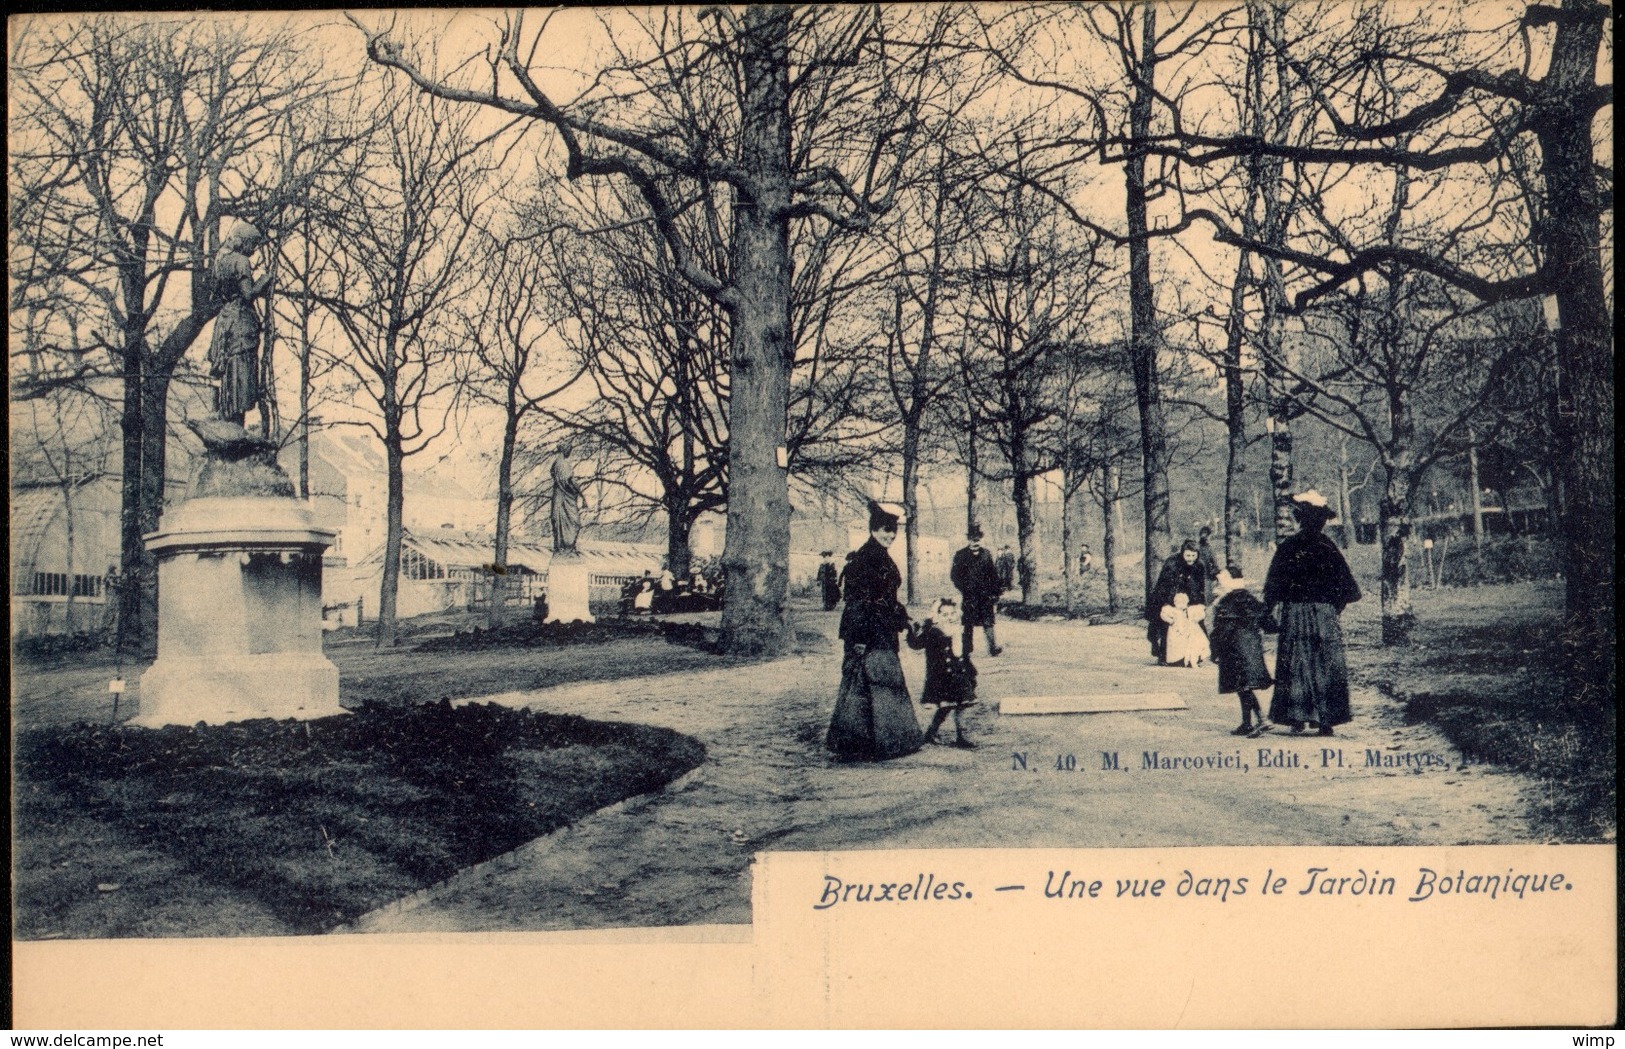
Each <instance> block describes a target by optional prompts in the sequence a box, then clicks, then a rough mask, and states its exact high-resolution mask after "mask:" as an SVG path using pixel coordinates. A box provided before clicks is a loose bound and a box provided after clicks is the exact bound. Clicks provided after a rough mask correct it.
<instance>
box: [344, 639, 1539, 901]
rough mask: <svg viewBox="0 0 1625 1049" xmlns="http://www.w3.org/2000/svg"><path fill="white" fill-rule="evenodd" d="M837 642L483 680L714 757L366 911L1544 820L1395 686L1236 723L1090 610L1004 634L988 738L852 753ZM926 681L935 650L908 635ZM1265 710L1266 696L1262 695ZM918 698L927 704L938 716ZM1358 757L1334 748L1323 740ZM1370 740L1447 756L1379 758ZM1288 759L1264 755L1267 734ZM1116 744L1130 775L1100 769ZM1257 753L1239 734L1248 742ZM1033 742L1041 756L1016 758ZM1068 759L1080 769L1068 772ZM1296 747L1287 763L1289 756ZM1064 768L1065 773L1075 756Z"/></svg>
mask: <svg viewBox="0 0 1625 1049" xmlns="http://www.w3.org/2000/svg"><path fill="white" fill-rule="evenodd" d="M799 625H800V626H801V627H802V628H803V629H807V628H809V627H812V628H816V629H818V630H821V631H822V632H823V633H824V635H825V636H826V638H828V639H829V641H828V651H827V652H823V653H817V654H813V655H801V656H795V657H790V658H787V659H782V660H778V661H775V662H771V663H766V664H757V665H753V666H746V667H735V668H728V669H722V670H716V671H709V672H701V673H687V674H673V675H662V676H659V677H650V678H635V679H630V680H620V681H614V682H599V683H589V684H579V685H566V686H561V687H558V688H552V689H545V690H541V691H536V692H528V693H511V694H506V695H501V696H492V697H486V701H488V702H500V703H505V704H512V705H515V706H531V707H535V708H537V709H541V710H546V711H549V712H552V713H569V714H579V715H583V716H586V717H592V718H597V719H602V720H610V721H614V720H625V721H634V722H641V723H644V724H652V725H662V726H666V727H669V728H672V729H675V730H677V731H679V732H683V733H686V734H688V735H691V736H694V737H696V738H698V739H699V740H701V741H702V742H704V744H705V746H706V748H707V751H708V757H707V760H706V762H705V763H704V764H703V765H701V766H700V768H698V769H696V770H695V771H694V772H692V773H690V774H689V775H688V776H686V777H683V778H682V779H681V780H679V781H678V782H677V783H676V784H674V785H673V786H672V787H670V788H668V789H667V790H666V791H663V792H659V793H657V794H654V795H651V796H649V797H648V798H646V799H643V800H641V801H639V802H636V803H633V804H631V805H624V806H618V807H615V808H613V809H611V810H605V811H601V812H598V813H595V814H593V815H591V816H588V817H586V818H584V819H582V820H581V821H579V822H578V823H576V824H574V825H573V826H571V827H569V828H566V829H564V830H562V831H560V832H558V833H556V834H554V835H552V836H550V837H549V838H548V839H545V840H544V841H542V842H538V843H533V845H531V846H527V847H525V848H524V849H521V850H519V851H518V852H517V853H516V854H514V855H512V856H510V857H508V858H506V860H505V861H502V862H498V863H492V864H488V865H484V866H483V867H481V868H479V869H477V870H474V871H470V872H464V873H463V874H462V875H460V876H457V877H454V878H453V879H451V881H449V882H448V883H447V884H445V885H442V886H439V887H437V888H435V889H433V890H430V891H428V892H426V893H422V894H419V895H418V896H417V897H415V898H413V899H412V900H411V901H410V903H409V905H404V906H399V905H398V906H391V907H386V908H383V909H381V910H379V911H376V912H374V913H373V914H370V915H367V916H365V917H364V918H362V919H361V920H360V921H358V922H357V923H356V924H355V926H354V927H353V928H354V929H355V930H356V931H367V932H442V931H477V930H493V931H494V930H546V929H591V928H613V927H650V926H669V925H732V924H741V925H742V924H748V923H749V921H750V884H749V879H750V873H749V872H750V861H751V857H752V855H753V853H755V852H757V851H769V850H774V851H810V850H828V849H880V848H970V847H982V848H1065V847H1085V848H1086V847H1121V846H1180V845H1312V844H1324V845H1392V844H1458V843H1459V844H1468V843H1488V842H1498V843H1513V842H1525V841H1532V840H1538V839H1537V838H1536V837H1535V833H1534V831H1533V830H1532V829H1531V826H1530V824H1529V822H1528V820H1527V817H1526V816H1525V811H1526V805H1525V804H1524V802H1523V800H1522V798H1521V794H1522V792H1524V791H1526V790H1528V789H1529V781H1528V780H1526V779H1525V778H1523V777H1521V776H1518V775H1516V774H1513V773H1508V772H1505V771H1501V770H1497V769H1495V768H1492V767H1487V766H1476V765H1474V766H1466V767H1462V766H1461V760H1460V756H1459V755H1458V754H1457V753H1456V752H1455V751H1453V750H1452V749H1451V748H1450V747H1449V746H1448V745H1447V744H1446V742H1445V741H1444V739H1443V738H1442V737H1441V736H1440V735H1439V734H1438V733H1437V731H1436V730H1433V729H1431V728H1429V727H1426V726H1407V725H1405V724H1403V723H1402V720H1401V718H1400V716H1399V712H1398V710H1397V706H1396V704H1394V703H1393V702H1391V701H1389V700H1388V699H1386V698H1385V697H1383V696H1381V695H1380V694H1378V693H1375V692H1373V691H1370V690H1366V689H1358V688H1357V689H1356V692H1355V695H1354V710H1355V719H1354V721H1353V723H1352V724H1350V725H1347V726H1343V727H1342V728H1341V729H1340V730H1339V736H1338V737H1337V738H1336V739H1335V740H1333V741H1327V740H1323V739H1319V738H1316V737H1313V736H1290V735H1288V734H1286V733H1284V732H1277V733H1271V734H1269V735H1266V736H1265V737H1263V738H1261V739H1258V740H1249V739H1238V738H1237V737H1233V736H1231V735H1229V729H1231V728H1232V727H1234V725H1235V724H1236V722H1237V721H1238V720H1239V711H1238V708H1237V706H1236V702H1235V699H1234V697H1232V696H1220V695H1218V694H1217V693H1216V692H1215V691H1214V684H1213V681H1214V679H1213V671H1212V669H1211V668H1205V669H1196V670H1187V669H1184V668H1177V667H1158V666H1155V665H1153V664H1152V663H1151V662H1150V659H1149V657H1148V655H1147V653H1146V646H1145V641H1144V637H1143V630H1142V629H1141V628H1137V627H1135V626H1132V625H1102V626H1085V625H1083V624H1081V623H1075V622H1061V621H1057V622H1037V623H1021V622H1009V623H1001V624H1000V626H999V632H1000V640H1001V642H1003V643H1004V644H1005V646H1006V651H1005V653H1004V654H1003V655H1002V656H1000V657H999V658H997V659H988V658H985V657H984V658H983V659H981V660H980V661H979V662H978V666H979V668H980V669H981V679H980V697H981V699H982V701H983V702H982V705H981V706H979V707H977V708H975V709H974V710H973V711H972V712H971V713H970V714H968V715H967V721H966V725H967V733H968V734H969V735H970V736H971V738H972V739H974V740H975V741H976V742H977V743H978V744H979V748H978V749H977V750H974V751H963V750H957V749H952V748H947V747H927V748H926V749H925V750H924V751H922V752H921V753H919V754H916V755H912V756H909V757H906V758H901V759H898V760H895V761H891V762H884V763H879V764H842V763H838V762H836V761H834V760H832V759H831V758H830V756H829V755H828V754H827V753H826V752H825V751H824V749H823V746H822V742H823V733H824V728H825V725H826V722H827V720H828V717H829V713H830V710H831V709H832V708H833V705H834V696H835V691H836V684H837V680H838V675H839V660H838V649H837V647H836V642H835V641H834V640H833V626H834V618H833V616H832V615H825V614H823V613H814V614H812V615H810V616H803V617H802V619H801V621H800V622H799ZM903 660H904V662H903V665H904V669H905V673H906V675H907V678H908V681H909V683H910V685H911V687H912V688H913V689H914V691H915V692H916V693H917V692H918V686H919V682H920V681H921V680H922V678H923V666H922V665H921V662H920V659H919V657H918V655H917V654H916V653H912V652H908V651H906V650H905V652H904V655H903ZM1114 689H1115V690H1121V691H1123V692H1151V691H1156V692H1165V691H1172V692H1175V693H1177V694H1179V695H1180V696H1181V697H1182V698H1183V699H1184V700H1185V702H1186V703H1187V704H1188V709H1186V710H1176V711H1138V712H1123V713H1102V714H1062V715H1038V716H1014V715H1000V714H999V713H998V711H997V705H998V700H999V699H1000V698H1001V697H1007V696H1017V695H1045V696H1053V695H1065V694H1075V693H1085V692H1100V691H1108V690H1114ZM1264 702H1265V705H1266V707H1267V706H1268V699H1267V694H1266V698H1265V700H1264ZM922 717H923V713H922ZM1328 743H1329V744H1330V745H1331V747H1333V748H1340V749H1341V750H1342V753H1343V761H1344V767H1343V768H1342V769H1338V768H1337V767H1335V766H1332V767H1325V768H1323V767H1321V766H1322V759H1321V750H1322V747H1323V746H1324V745H1326V744H1328ZM1367 749H1371V750H1377V751H1380V752H1381V753H1383V754H1385V755H1392V756H1396V757H1397V758H1398V760H1400V761H1404V760H1405V758H1404V755H1407V754H1408V755H1413V756H1414V757H1415V758H1416V759H1421V758H1422V756H1423V755H1429V754H1431V755H1435V756H1437V757H1438V758H1441V759H1445V760H1447V762H1448V763H1447V764H1438V765H1430V766H1425V767H1415V766H1412V767H1410V768H1403V767H1402V768H1395V769H1389V768H1367V767H1365V765H1364V762H1365V753H1366V751H1367ZM1260 750H1267V751H1269V752H1271V755H1272V756H1276V755H1278V754H1280V755H1285V761H1284V762H1282V764H1283V766H1284V767H1278V768H1260V767H1258V752H1259V751H1260ZM1109 751H1115V752H1117V753H1118V754H1119V759H1120V763H1121V765H1122V766H1124V768H1123V771H1118V772H1107V771H1103V770H1102V769H1101V764H1102V757H1101V756H1102V753H1103V752H1109ZM1149 751H1155V752H1157V753H1158V754H1159V755H1163V756H1180V757H1196V758H1200V757H1203V756H1207V755H1225V756H1228V755H1238V756H1239V759H1240V761H1242V762H1245V763H1247V764H1248V765H1250V766H1252V767H1251V768H1250V770H1249V771H1247V772H1240V771H1237V770H1234V769H1218V770H1213V771H1196V770H1184V771H1179V770H1168V771H1152V770H1145V769H1143V768H1141V764H1142V754H1143V753H1145V752H1149ZM1238 752H1239V754H1238ZM1016 754H1024V755H1025V756H1026V762H1027V769H1026V770H1025V771H1021V770H1019V769H1017V768H1015V767H1014V766H1015V765H1016V762H1015V761H1014V755H1016ZM1067 755H1071V756H1072V758H1073V760H1074V762H1075V766H1076V767H1075V770H1074V771H1065V767H1066V765H1067ZM1294 755H1295V756H1296V760H1297V762H1298V764H1297V766H1296V767H1292V765H1291V764H1290V763H1291V761H1292V759H1293V756H1294ZM1058 763H1059V764H1060V765H1061V769H1059V770H1058V769H1057V768H1056V766H1057V764H1058Z"/></svg>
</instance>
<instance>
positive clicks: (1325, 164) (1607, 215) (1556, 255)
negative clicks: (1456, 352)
mask: <svg viewBox="0 0 1625 1049" xmlns="http://www.w3.org/2000/svg"><path fill="white" fill-rule="evenodd" d="M1285 10H1286V12H1287V20H1288V22H1289V23H1291V22H1292V21H1293V19H1294V17H1295V15H1296V12H1295V11H1294V9H1293V8H1291V7H1287V8H1285ZM1610 15H1611V8H1609V7H1608V6H1606V5H1604V4H1600V3H1597V2H1595V0H1561V2H1558V3H1530V4H1528V5H1527V6H1526V7H1524V8H1523V10H1522V11H1521V13H1519V14H1518V15H1517V16H1516V17H1515V18H1514V19H1513V20H1511V21H1508V22H1505V23H1501V24H1495V25H1489V26H1485V25H1482V24H1479V23H1480V22H1481V20H1482V18H1483V15H1482V14H1481V13H1480V11H1479V10H1477V9H1474V8H1470V7H1467V6H1455V7H1446V8H1442V9H1438V10H1437V11H1430V12H1429V13H1428V16H1425V15H1423V14H1422V13H1420V12H1418V11H1414V10H1411V9H1408V8H1397V7H1396V8H1388V7H1384V6H1378V5H1369V6H1367V7H1362V8H1360V9H1359V11H1358V18H1355V19H1349V18H1344V19H1342V20H1331V21H1328V22H1327V23H1326V24H1324V25H1323V26H1321V28H1320V29H1319V31H1318V32H1306V33H1304V34H1302V35H1293V36H1291V37H1290V38H1284V39H1281V40H1277V41H1274V42H1273V43H1274V45H1275V46H1276V47H1278V48H1280V49H1281V50H1282V52H1283V53H1284V55H1285V57H1286V60H1287V65H1288V68H1289V69H1290V70H1291V71H1292V73H1293V75H1294V76H1295V77H1296V78H1297V79H1298V81H1299V82H1300V83H1301V84H1302V85H1303V90H1304V92H1305V94H1306V95H1307V96H1309V97H1312V98H1314V99H1315V100H1316V105H1317V122H1316V126H1315V138H1314V140H1313V141H1310V142H1307V143H1300V142H1274V141H1261V140H1259V138H1258V137H1256V136H1255V135H1252V134H1248V133H1245V132H1244V131H1242V130H1241V129H1231V130H1217V129H1210V130H1202V131H1198V130H1197V129H1194V128H1189V127H1183V128H1177V129H1174V130H1172V131H1171V132H1170V133H1168V134H1167V135H1165V136H1162V137H1161V138H1160V140H1156V141H1142V142H1141V143H1140V144H1141V146H1142V147H1143V148H1144V149H1146V150H1147V151H1149V152H1152V153H1154V154H1155V155H1158V156H1164V157H1168V158H1170V159H1176V160H1178V161H1179V162H1181V163H1184V164H1191V165H1197V166H1204V165H1209V164H1214V163H1218V162H1224V161H1227V160H1229V159H1231V158H1234V157H1238V156H1249V155H1256V156H1269V157H1278V158H1280V159H1282V160H1284V161H1286V162H1288V163H1291V164H1295V165H1299V166H1300V167H1309V168H1322V169H1324V168H1342V169H1347V168H1360V169H1364V170H1368V171H1374V172H1382V173H1384V177H1388V178H1392V177H1394V176H1395V173H1397V172H1399V171H1401V170H1403V171H1407V172H1410V173H1411V174H1412V175H1413V176H1414V177H1418V178H1422V177H1435V178H1445V177H1448V176H1450V175H1452V174H1454V173H1459V172H1464V171H1467V172H1471V171H1480V172H1487V173H1489V174H1491V175H1493V176H1496V177H1497V181H1496V182H1495V183H1494V184H1493V185H1494V191H1495V194H1496V196H1495V199H1494V200H1493V201H1492V203H1491V204H1490V205H1488V206H1489V207H1491V208H1492V211H1493V215H1494V221H1492V222H1489V223H1486V224H1483V225H1482V226H1481V228H1480V233H1481V237H1480V238H1479V239H1478V241H1477V243H1481V242H1482V240H1484V239H1495V240H1497V241H1498V242H1499V244H1500V246H1501V250H1499V251H1497V252H1477V253H1469V251H1468V250H1467V249H1469V248H1471V247H1474V246H1476V244H1468V243H1464V242H1462V241H1455V242H1452V243H1451V244H1450V245H1449V246H1448V250H1442V251H1441V250H1437V249H1434V248H1432V247H1431V246H1428V245H1421V244H1412V243H1401V244H1394V243H1387V242H1384V241H1382V240H1380V239H1379V240H1375V241H1372V242H1369V243H1358V244H1352V245H1351V246H1350V247H1349V248H1348V249H1346V250H1342V251H1337V252H1335V253H1329V252H1326V251H1323V250H1317V249H1319V248H1321V245H1318V244H1312V243H1311V244H1309V245H1306V246H1302V247H1298V246H1293V245H1290V244H1289V245H1288V246H1286V247H1282V246H1279V245H1272V244H1268V243H1264V242H1262V241H1260V240H1256V239H1252V238H1249V237H1247V236H1246V235H1245V232H1244V231H1238V230H1235V229H1233V228H1231V227H1230V226H1229V224H1228V223H1227V222H1226V221H1225V220H1224V219H1223V218H1222V217H1221V216H1218V215H1215V214H1213V213H1211V212H1205V211H1200V210H1198V211H1192V212H1188V213H1187V214H1186V215H1185V217H1184V219H1183V220H1182V221H1181V223H1180V224H1185V223H1189V222H1191V221H1194V220H1197V219H1200V220H1203V221H1205V222H1208V223H1209V224H1211V225H1212V226H1213V227H1214V229H1215V232H1216V236H1217V237H1218V238H1219V239H1220V240H1221V241H1224V242H1226V243H1230V244H1233V245H1236V246H1243V247H1249V248H1251V249H1252V250H1254V251H1257V252H1259V253H1261V254H1267V255H1272V256H1274V257H1278V258H1281V259H1282V260H1283V261H1285V262H1287V263H1290V264H1293V265H1295V266H1297V267H1299V268H1301V270H1302V271H1303V273H1304V274H1306V275H1307V276H1306V278H1305V285H1306V286H1304V287H1302V289H1301V290H1299V291H1298V292H1296V294H1295V295H1294V297H1293V305H1294V308H1295V309H1303V308H1306V307H1308V306H1309V305H1310V304H1312V303H1313V302H1314V301H1315V300H1317V299H1320V298H1323V297H1325V296H1327V295H1330V294H1331V293H1333V291H1334V290H1336V289H1338V288H1340V287H1342V286H1344V285H1346V284H1348V283H1349V282H1350V281H1353V280H1355V279H1357V278H1358V277H1359V276H1360V275H1362V274H1366V273H1371V272H1380V271H1383V270H1385V269H1387V268H1389V267H1391V266H1392V265H1394V264H1398V265H1402V266H1404V267H1406V268H1407V269H1410V270H1413V271H1417V272H1420V273H1424V274H1428V275H1430V276H1432V277H1434V278H1437V279H1439V280H1443V281H1446V282H1449V283H1450V284H1452V285H1454V286H1456V287H1458V288H1460V289H1462V290H1463V291H1465V292H1467V293H1468V294H1470V295H1473V296H1474V297H1476V298H1478V299H1479V300H1480V301H1482V302H1485V303H1501V302H1509V301H1514V300H1519V299H1531V298H1539V297H1549V298H1550V299H1551V300H1552V301H1553V302H1554V303H1555V307H1556V314H1557V331H1556V341H1557V367H1558V390H1559V395H1558V404H1557V406H1556V414H1555V425H1554V430H1555V433H1556V436H1557V453H1558V454H1557V457H1556V458H1557V461H1558V462H1559V463H1560V464H1561V467H1560V472H1561V480H1562V489H1563V492H1564V497H1563V499H1564V502H1563V514H1562V533H1563V535H1562V542H1561V543H1560V547H1559V551H1560V553H1559V561H1560V563H1561V565H1562V567H1563V574H1564V578H1565V580H1566V581H1567V584H1568V598H1567V601H1568V608H1567V612H1568V620H1569V628H1570V629H1569V630H1568V631H1567V640H1568V642H1569V643H1570V647H1571V649H1572V653H1573V655H1574V657H1575V659H1576V660H1577V663H1576V666H1577V669H1578V670H1579V671H1580V674H1581V678H1580V681H1581V687H1582V689H1583V690H1584V691H1585V693H1586V697H1587V701H1588V702H1594V703H1596V704H1599V705H1601V704H1605V703H1607V702H1610V701H1611V699H1612V696H1613V683H1612V682H1613V659H1612V652H1613V623H1614V600H1613V589H1612V585H1611V571H1612V568H1611V565H1612V561H1611V554H1612V551H1613V539H1614V473H1613V470H1614V466H1613V454H1612V447H1611V442H1612V440H1613V437H1612V435H1613V429H1614V426H1613V419H1614V415H1613V385H1612V370H1613V355H1612V337H1611V333H1612V323H1611V320H1612V316H1611V314H1612V299H1611V295H1610V288H1609V285H1608V281H1607V279H1606V273H1605V261H1604V260H1605V259H1606V258H1607V256H1608V253H1609V252H1610V251H1611V237H1612V233H1611V222H1610V220H1611V216H1612V206H1613V204H1612V198H1613V175H1612V170H1611V169H1610V168H1609V167H1608V166H1607V164H1608V161H1607V160H1606V152H1605V151H1606V146H1605V145H1604V143H1605V141H1606V139H1607V137H1608V131H1609V126H1610V123H1611V114H1610V112H1609V111H1610V110H1611V107H1612V104H1613V86H1612V84H1611V83H1599V81H1598V77H1599V73H1600V72H1601V71H1602V70H1604V69H1606V68H1608V67H1609V65H1610V56H1611V50H1610V44H1609V42H1608V41H1607V39H1606V37H1605V35H1604V33H1603V29H1604V27H1605V25H1607V24H1608V21H1609V18H1610ZM1429 16H1431V17H1429ZM1542 65H1543V66H1544V68H1543V69H1542ZM1605 114H1607V115H1605ZM1521 156H1527V158H1528V162H1527V164H1526V165H1525V164H1524V163H1523V162H1522V161H1521V160H1520V157H1521ZM1520 167H1524V168H1525V170H1524V171H1523V172H1521V173H1520V172H1519V171H1518V169H1519V168H1520ZM1520 175H1521V177H1519V176H1520ZM1520 212H1521V214H1520ZM1479 214H1480V215H1482V214H1483V212H1482V211H1480V212H1479ZM1467 221H1468V222H1469V223H1472V222H1474V221H1476V220H1475V219H1474V218H1472V217H1471V216H1469V217H1468V218H1467Z"/></svg>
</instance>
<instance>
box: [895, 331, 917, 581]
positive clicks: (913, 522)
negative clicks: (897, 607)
mask: <svg viewBox="0 0 1625 1049" xmlns="http://www.w3.org/2000/svg"><path fill="white" fill-rule="evenodd" d="M899 338H901V334H899ZM919 461H920V422H919V418H918V416H917V415H915V414H914V413H913V412H910V413H908V414H907V415H905V416H904V418H903V555H904V573H903V574H904V577H905V578H904V580H903V582H904V585H905V586H906V587H907V592H908V603H909V604H911V605H913V604H917V603H918V602H919V600H920V589H919V583H918V578H919V574H920V521H919V507H920V493H919V487H920V479H919V473H920V467H919Z"/></svg>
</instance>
